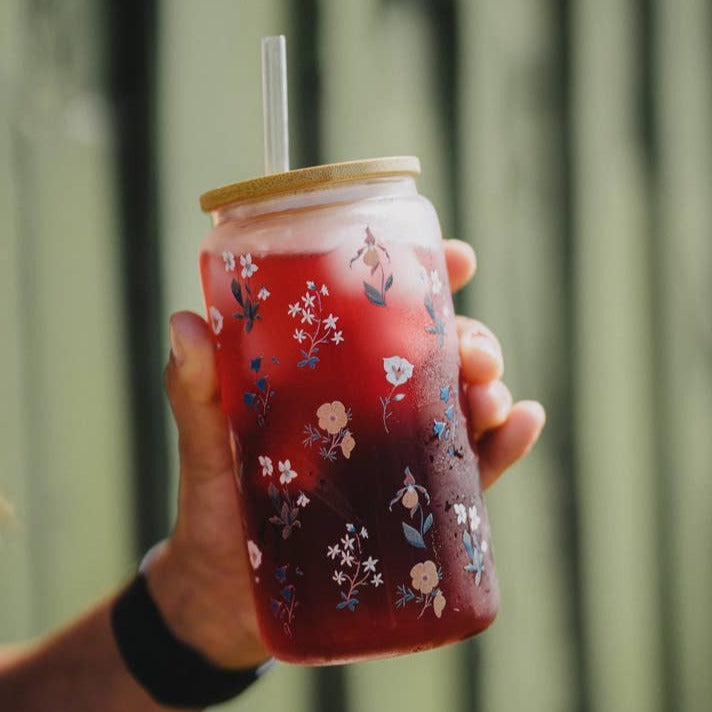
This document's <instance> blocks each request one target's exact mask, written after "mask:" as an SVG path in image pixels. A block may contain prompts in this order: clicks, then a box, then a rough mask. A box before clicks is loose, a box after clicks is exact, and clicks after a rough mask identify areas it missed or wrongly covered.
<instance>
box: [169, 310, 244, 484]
mask: <svg viewBox="0 0 712 712" xmlns="http://www.w3.org/2000/svg"><path fill="white" fill-rule="evenodd" d="M170 337H171V357H170V360H169V362H168V366H167V367H166V372H165V383H166V391H167V393H168V399H169V401H170V404H171V410H172V411H173V417H174V418H175V422H176V425H177V427H178V447H179V452H180V463H181V477H182V478H185V479H188V480H192V481H196V482H197V481H202V480H205V479H210V478H213V477H215V476H216V475H219V474H220V475H222V474H225V473H226V472H227V473H231V472H232V452H231V449H230V440H229V436H228V428H227V421H226V419H225V414H224V413H223V411H222V407H221V404H220V391H219V387H218V377H217V369H216V366H215V346H214V344H213V340H212V336H211V334H210V329H209V327H208V325H207V323H206V322H205V320H204V319H202V318H201V317H199V316H198V315H197V314H193V313H192V312H177V313H176V314H174V315H173V316H172V317H171V320H170Z"/></svg>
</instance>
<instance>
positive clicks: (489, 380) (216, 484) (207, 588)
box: [147, 240, 544, 668]
mask: <svg viewBox="0 0 712 712" xmlns="http://www.w3.org/2000/svg"><path fill="white" fill-rule="evenodd" d="M445 255H446V260H447V265H448V274H449V277H450V284H451V287H452V289H453V290H457V289H459V288H461V287H462V286H463V285H464V284H465V283H466V282H467V281H469V279H470V278H471V277H472V275H473V274H474V271H475V256H474V252H473V251H472V249H471V248H470V247H469V246H468V245H466V244H465V243H463V242H459V241H455V240H450V241H447V242H446V243H445ZM457 330H458V334H459V337H460V354H461V360H462V373H463V377H464V380H465V382H466V384H467V385H466V389H467V390H466V398H467V401H468V404H469V409H470V413H469V422H470V430H471V434H472V437H473V440H474V441H475V442H476V443H477V447H478V452H479V456H480V475H481V478H482V485H483V487H485V488H486V487H488V486H490V485H491V484H492V483H493V482H494V481H495V480H496V479H497V478H498V477H499V476H500V475H501V474H502V473H503V472H504V471H505V470H506V469H507V468H508V467H509V466H510V465H512V464H513V463H514V462H516V461H517V460H519V459H520V458H521V457H523V456H524V455H525V454H526V452H527V451H528V450H529V449H530V448H531V446H532V445H533V444H534V443H535V442H536V439H537V438H538V436H539V432H540V431H541V428H542V427H543V425H544V410H543V408H542V407H541V406H540V405H539V404H538V403H535V402H532V401H523V402H520V403H517V404H515V405H513V404H512V397H511V395H510V393H509V391H508V389H507V387H506V386H505V385H504V384H503V383H502V382H501V381H500V380H499V379H500V377H501V375H502V371H503V359H502V352H501V348H500V346H499V343H498V341H497V339H496V338H495V336H494V335H493V334H492V333H491V332H490V331H489V330H488V329H487V328H486V327H484V326H483V325H482V324H481V323H479V322H477V321H475V320H473V319H468V318H465V317H458V319H457ZM171 343H172V353H171V358H170V361H169V364H168V366H167V369H166V389H167V392H168V397H169V400H170V403H171V408H172V410H173V415H174V417H175V420H176V424H177V426H178V433H179V453H180V492H179V503H178V520H177V523H176V527H175V530H174V532H173V535H172V536H171V538H170V539H169V540H168V541H167V542H166V543H165V544H164V545H163V547H162V548H161V549H160V550H159V552H158V553H157V555H156V557H155V558H154V560H153V561H152V563H151V565H150V567H149V570H148V573H147V576H148V584H149V587H150V589H151V592H152V594H153V596H154V598H155V600H156V602H157V604H158V606H159V608H160V609H161V612H162V613H163V615H164V617H165V619H166V622H167V623H168V625H169V627H170V628H171V629H172V631H173V633H174V634H175V635H176V636H178V637H179V638H180V639H182V640H183V641H185V642H186V643H188V644H190V645H192V646H193V647H194V648H196V649H197V650H199V651H200V652H202V653H203V654H204V655H205V656H206V657H207V658H208V659H210V660H211V661H212V662H213V663H215V664H218V665H222V666H224V667H230V668H240V667H250V666H254V665H257V664H259V663H261V662H263V661H264V660H265V659H266V658H267V657H268V655H269V653H268V652H267V650H266V649H265V648H264V646H263V644H262V642H261V639H260V635H259V630H258V627H257V620H256V614H255V610H254V604H253V601H252V596H251V591H250V568H249V565H248V561H247V557H246V551H245V545H244V538H243V533H242V529H241V525H240V521H241V516H240V502H239V498H238V494H237V488H236V485H235V478H234V465H233V455H232V452H231V448H230V441H229V436H228V427H227V422H226V419H225V416H224V414H223V411H222V408H221V405H220V396H219V388H218V379H217V372H216V368H215V354H214V346H213V340H212V336H211V333H210V329H209V327H208V325H207V323H206V322H205V321H204V320H203V319H202V318H201V317H199V316H198V315H196V314H192V313H189V312H180V313H177V314H174V315H173V317H172V319H171Z"/></svg>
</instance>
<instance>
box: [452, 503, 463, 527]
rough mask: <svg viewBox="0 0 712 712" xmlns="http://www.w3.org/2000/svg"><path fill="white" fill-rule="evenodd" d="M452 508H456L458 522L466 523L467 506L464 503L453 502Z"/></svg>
mask: <svg viewBox="0 0 712 712" xmlns="http://www.w3.org/2000/svg"><path fill="white" fill-rule="evenodd" d="M452 508H453V509H454V510H455V514H456V515H457V523H458V524H464V523H465V522H466V521H467V507H465V505H464V504H460V502H457V503H456V504H453V506H452Z"/></svg>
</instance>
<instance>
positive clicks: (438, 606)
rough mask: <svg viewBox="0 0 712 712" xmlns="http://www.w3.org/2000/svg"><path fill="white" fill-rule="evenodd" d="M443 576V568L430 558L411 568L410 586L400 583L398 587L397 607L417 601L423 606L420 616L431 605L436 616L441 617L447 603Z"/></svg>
mask: <svg viewBox="0 0 712 712" xmlns="http://www.w3.org/2000/svg"><path fill="white" fill-rule="evenodd" d="M442 577H443V574H442V569H439V568H438V567H437V566H436V565H435V562H434V561H431V560H430V559H428V560H427V561H421V562H420V563H417V564H415V566H413V568H412V569H411V570H410V579H411V581H410V586H407V585H405V584H400V585H399V586H398V588H397V591H398V598H397V599H396V608H404V607H405V606H407V605H408V604H409V603H413V602H415V603H416V604H417V605H419V606H421V609H420V613H418V618H421V617H422V616H423V614H424V613H425V611H427V610H428V608H430V607H432V609H433V612H434V613H435V617H436V618H441V617H442V614H443V611H444V610H445V605H446V603H447V600H446V598H445V594H444V593H443V592H442V591H441V590H440V581H441V580H442Z"/></svg>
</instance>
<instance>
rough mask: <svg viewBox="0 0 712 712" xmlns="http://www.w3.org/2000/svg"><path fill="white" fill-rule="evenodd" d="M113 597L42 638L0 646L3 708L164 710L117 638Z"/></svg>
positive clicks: (59, 711) (113, 711) (89, 711)
mask: <svg viewBox="0 0 712 712" xmlns="http://www.w3.org/2000/svg"><path fill="white" fill-rule="evenodd" d="M112 602H113V601H112V599H109V600H106V601H104V602H102V603H101V604H99V605H98V606H97V607H96V608H94V609H92V610H90V611H88V612H87V613H86V614H84V615H83V616H82V617H81V618H79V619H78V620H77V621H75V622H74V623H72V624H71V625H70V626H68V627H67V628H65V629H63V630H61V631H60V632H58V633H57V634H55V635H53V636H51V637H49V638H46V639H43V640H41V641H40V642H38V643H35V644H31V645H26V646H21V647H14V648H6V649H3V650H0V709H3V710H5V709H7V710H11V709H12V710H18V711H20V710H21V711H22V712H35V711H37V712H46V710H49V709H51V710H55V711H56V712H64V711H65V710H67V711H69V710H71V711H72V712H74V711H75V710H86V712H93V711H94V710H96V711H97V712H99V711H100V712H126V710H131V712H163V711H165V710H168V709H173V708H168V707H164V706H162V705H159V704H157V703H155V702H154V701H153V700H152V699H151V698H150V697H149V695H148V693H146V692H145V691H144V690H143V688H141V687H140V686H139V685H138V683H137V682H136V681H135V680H134V679H133V678H132V677H131V675H130V673H129V672H128V670H127V668H126V666H125V665H124V663H123V661H122V659H121V657H120V655H119V651H118V649H117V647H116V643H115V642H114V636H113V633H112V630H111V620H110V611H111V605H112Z"/></svg>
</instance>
